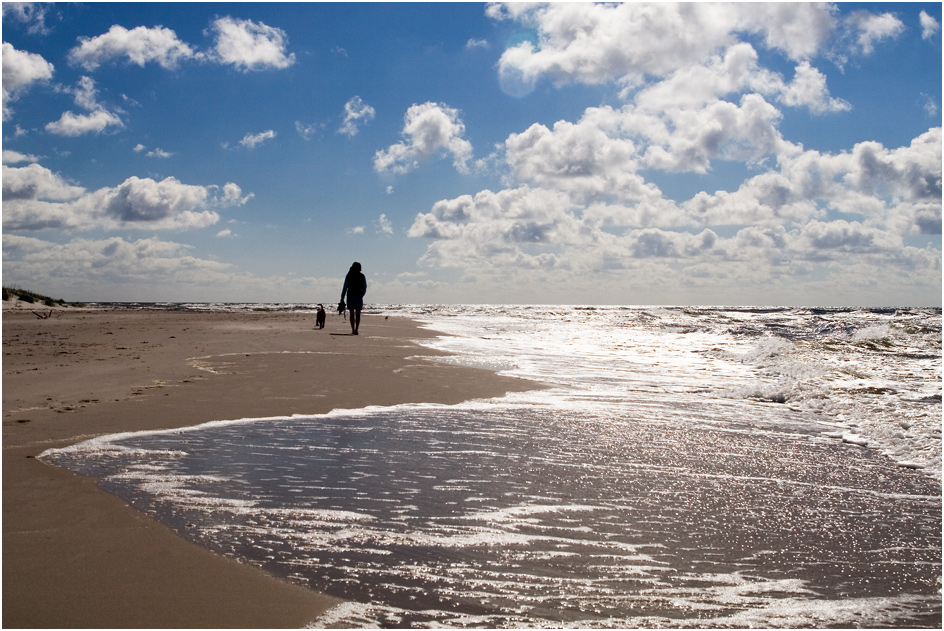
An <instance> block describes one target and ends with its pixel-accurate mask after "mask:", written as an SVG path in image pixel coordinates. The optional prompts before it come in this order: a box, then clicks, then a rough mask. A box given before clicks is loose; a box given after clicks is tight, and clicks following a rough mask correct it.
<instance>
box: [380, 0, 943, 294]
mask: <svg viewBox="0 0 944 631" xmlns="http://www.w3.org/2000/svg"><path fill="white" fill-rule="evenodd" d="M487 11H488V13H489V14H490V15H491V16H492V17H495V18H497V19H509V20H517V21H518V22H520V23H521V24H523V25H524V26H527V27H530V28H532V29H534V31H535V32H536V33H537V38H536V40H535V41H529V42H524V43H521V44H519V45H517V46H515V47H513V48H511V49H509V50H507V51H506V52H505V54H504V55H503V57H502V59H501V61H500V63H499V68H498V72H499V75H500V79H502V80H504V79H507V78H508V77H504V78H502V77H503V74H504V73H510V75H509V76H511V78H512V79H514V80H515V81H517V82H518V84H517V88H518V89H520V88H528V87H529V86H531V87H533V85H534V84H536V82H537V81H539V80H540V79H542V78H546V79H549V80H551V81H553V82H555V83H557V84H564V83H568V82H580V83H589V84H597V83H600V84H611V85H613V86H616V87H617V89H619V95H620V97H621V98H623V99H624V100H625V103H624V104H623V105H607V106H600V107H589V108H587V109H586V110H584V112H583V115H582V116H581V117H579V119H578V120H576V121H575V122H571V121H567V120H561V121H558V122H556V123H554V124H553V125H546V124H541V123H536V124H533V125H531V126H530V127H528V128H527V129H525V130H524V131H521V132H517V133H512V134H510V135H509V136H508V137H507V139H506V140H505V142H504V144H503V145H502V146H501V147H500V150H499V151H497V152H496V153H495V154H494V155H493V157H492V160H493V163H494V164H495V165H498V166H500V167H503V168H504V169H503V172H504V174H505V178H504V182H505V183H506V185H507V186H508V188H506V189H505V190H499V191H491V190H485V191H480V192H479V193H476V194H474V195H462V196H459V197H456V198H454V199H445V200H441V201H439V202H437V203H436V204H434V205H433V206H432V208H431V210H430V211H429V212H424V213H420V214H418V215H417V216H416V218H415V219H414V221H413V224H412V226H411V227H410V229H409V231H408V235H409V236H411V237H414V238H422V239H426V240H428V247H427V250H426V252H425V254H424V255H423V257H422V258H421V263H423V264H424V265H427V266H430V267H438V268H457V269H459V270H462V277H461V278H462V279H463V282H469V283H478V284H481V283H482V282H490V281H488V280H487V279H499V278H502V277H504V276H505V275H507V271H508V270H509V269H514V270H515V274H516V276H517V277H519V278H521V279H525V278H526V279H528V282H530V283H539V284H542V286H543V284H544V282H545V280H544V279H546V282H547V284H553V285H555V286H569V287H571V288H572V287H574V286H583V285H584V284H585V283H584V282H583V281H582V279H583V278H584V277H587V276H588V275H601V274H602V275H611V276H610V277H611V278H613V279H616V278H619V279H622V282H623V283H626V285H625V286H632V283H633V282H634V281H633V280H632V279H634V278H636V277H637V276H639V275H641V276H643V277H645V278H646V279H647V280H646V281H645V282H640V283H639V286H642V287H645V286H651V282H650V281H651V279H653V278H664V279H666V280H667V281H668V280H669V279H671V280H672V283H673V286H678V287H683V288H685V289H686V290H692V289H694V288H696V287H698V286H699V284H703V283H705V282H712V283H718V284H719V285H726V286H728V287H729V288H741V287H748V286H750V287H751V288H753V289H755V290H761V289H762V288H764V287H770V286H776V285H777V284H778V283H781V282H783V283H788V279H790V278H794V279H795V278H796V277H797V276H798V275H803V276H806V277H812V276H814V275H819V277H821V278H823V279H828V280H830V281H835V280H837V279H842V280H843V281H847V282H848V281H849V280H850V279H853V278H854V277H855V275H856V274H862V273H868V274H872V275H875V276H882V277H883V278H886V279H891V278H893V277H894V278H895V279H896V280H894V281H889V282H895V283H899V284H900V283H902V282H906V283H916V284H918V285H922V284H927V283H929V282H930V283H931V284H932V285H933V284H934V282H937V284H939V278H938V280H937V281H935V280H934V278H935V274H938V275H939V270H940V259H941V255H940V251H939V250H936V249H933V248H925V249H920V248H914V247H911V246H909V245H907V241H906V240H907V239H910V238H914V237H916V236H917V235H930V234H940V230H941V227H940V217H941V130H940V128H933V129H930V130H929V131H928V132H927V133H925V134H921V135H920V136H918V137H917V138H915V139H914V140H913V141H912V142H911V143H910V145H907V146H903V147H898V148H891V147H885V146H883V145H882V144H881V143H877V142H862V143H858V144H856V145H855V146H853V147H852V148H850V149H848V150H846V151H837V152H833V153H824V152H819V151H813V150H805V149H804V148H803V146H802V145H799V144H795V143H792V142H790V141H788V140H786V139H785V138H784V137H783V135H782V133H781V131H780V124H781V120H782V118H783V116H784V112H783V111H782V110H781V108H784V107H791V108H794V107H802V108H806V109H807V110H808V111H810V112H811V113H813V114H817V115H830V114H833V113H837V112H844V111H848V110H849V109H850V108H851V105H850V104H849V103H848V102H846V101H844V100H842V99H838V98H834V97H833V96H832V95H831V94H830V92H829V89H828V86H827V82H826V77H825V75H824V74H823V73H822V72H821V71H820V70H819V69H818V68H817V67H815V65H814V63H813V57H814V56H815V55H819V54H833V53H834V51H835V50H836V49H835V48H834V45H835V44H836V42H837V41H839V43H840V44H844V45H846V46H847V47H848V49H849V50H852V51H854V52H856V53H857V54H869V53H871V52H874V49H875V47H876V46H877V45H878V43H879V42H882V41H887V40H888V39H891V38H894V37H896V36H897V35H898V33H899V32H900V26H899V25H900V22H899V21H897V19H896V18H894V17H893V16H890V15H885V14H881V15H873V14H871V13H868V12H864V11H863V12H860V13H856V14H853V17H852V18H850V19H848V20H845V21H844V22H842V23H840V22H838V21H837V13H836V10H835V7H830V6H827V5H797V4H785V3H781V4H776V5H770V6H768V5H761V4H732V5H723V6H717V5H711V6H710V7H707V8H706V7H705V6H703V5H683V6H677V5H662V4H657V5H654V4H648V5H641V4H635V3H627V4H619V5H602V4H593V5H588V4H566V5H565V4H540V5H534V4H508V5H489V7H488V9H487ZM745 33H748V34H752V35H753V36H755V37H754V38H753V39H752V40H751V41H752V42H753V44H751V43H747V42H744V41H738V38H739V37H740V36H741V35H742V34H745ZM756 36H759V37H760V38H759V39H758V38H757V37H756ZM755 45H764V46H766V47H767V48H768V49H772V50H775V51H777V52H779V53H781V54H783V55H784V56H786V57H787V58H788V59H790V60H792V61H793V76H792V77H785V76H783V75H782V74H780V73H779V72H775V71H773V70H771V69H769V68H767V67H765V66H764V65H762V64H761V62H760V59H761V56H760V55H759V54H758V52H757V49H755V48H754V46H755ZM827 46H829V48H827ZM653 51H656V52H653ZM506 87H507V86H506ZM405 136H406V134H405ZM401 145H402V146H401V147H399V148H397V151H393V149H394V148H391V150H388V152H386V153H381V152H378V155H377V161H376V162H375V164H380V163H381V160H382V159H384V158H386V159H388V163H389V164H393V165H397V166H399V167H400V168H402V169H404V170H407V169H408V168H410V167H412V164H411V163H409V162H407V161H406V160H400V161H398V160H397V159H395V158H397V157H398V153H397V152H399V153H400V154H403V155H409V152H407V151H406V149H405V148H406V147H408V146H410V143H408V142H404V143H401ZM719 161H723V162H725V163H729V164H738V165H742V167H743V168H745V169H746V171H747V172H748V173H751V172H753V173H754V175H752V176H750V177H747V179H745V180H744V181H743V183H742V184H741V185H740V186H739V187H737V188H736V189H735V190H718V191H714V192H709V191H702V192H698V193H695V194H691V195H689V196H686V197H682V198H680V199H678V200H674V199H670V198H667V197H666V196H665V194H664V193H663V191H662V190H660V188H659V186H657V185H656V184H655V183H654V182H653V181H650V180H649V179H647V178H649V177H654V174H655V173H664V172H687V173H695V174H707V173H710V172H711V170H712V168H713V167H714V166H715V165H716V163H717V162H719ZM378 170H381V169H379V168H378ZM852 267H855V268H856V269H855V272H853V271H851V270H852ZM866 270H867V271H866ZM827 282H828V281H827V280H824V283H827ZM568 283H570V284H568ZM518 286H519V287H520V286H521V285H520V284H519V285H518ZM824 286H826V285H825V284H824ZM783 287H784V286H783V285H781V286H780V288H781V289H782V288H783ZM735 290H736V289H735ZM765 291H766V289H765ZM771 295H773V294H771ZM828 295H829V294H828V292H827V293H825V294H824V296H827V297H828ZM571 299H573V295H572V294H571ZM616 299H620V298H616ZM675 299H676V300H678V299H686V298H683V297H682V296H679V297H676V298H675Z"/></svg>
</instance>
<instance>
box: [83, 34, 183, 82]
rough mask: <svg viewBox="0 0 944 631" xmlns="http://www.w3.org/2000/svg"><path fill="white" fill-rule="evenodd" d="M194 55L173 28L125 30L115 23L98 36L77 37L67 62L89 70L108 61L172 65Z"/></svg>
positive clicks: (167, 66) (175, 65) (142, 64)
mask: <svg viewBox="0 0 944 631" xmlns="http://www.w3.org/2000/svg"><path fill="white" fill-rule="evenodd" d="M197 57H199V55H198V54H197V53H196V52H194V50H193V49H192V48H191V47H190V46H189V45H187V44H186V43H184V42H182V41H180V40H179V39H177V34H176V33H175V32H174V31H172V30H171V29H168V28H164V27H162V26H155V27H153V28H146V27H144V26H138V27H135V28H133V29H131V30H128V29H126V28H124V27H123V26H120V25H118V24H115V25H113V26H112V27H111V28H110V29H108V32H107V33H105V34H103V35H99V36H98V37H80V38H79V44H78V46H76V47H75V48H73V49H72V50H70V51H69V61H70V63H72V64H75V65H77V66H81V67H82V68H85V69H86V70H89V71H91V70H95V69H96V68H98V67H99V66H102V65H104V64H106V63H109V62H111V61H127V62H128V63H132V64H136V65H138V66H142V67H143V66H144V65H146V64H148V63H156V64H157V65H159V66H161V67H162V68H176V67H177V66H178V65H179V64H180V62H181V61H185V60H188V59H194V58H197Z"/></svg>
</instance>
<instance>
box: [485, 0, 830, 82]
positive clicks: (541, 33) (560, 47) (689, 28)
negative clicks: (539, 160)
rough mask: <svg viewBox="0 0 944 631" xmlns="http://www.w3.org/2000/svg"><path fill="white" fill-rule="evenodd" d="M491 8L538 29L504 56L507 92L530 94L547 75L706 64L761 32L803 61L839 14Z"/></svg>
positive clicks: (767, 8) (800, 7) (765, 8)
mask: <svg viewBox="0 0 944 631" xmlns="http://www.w3.org/2000/svg"><path fill="white" fill-rule="evenodd" d="M488 14H489V15H490V16H491V17H493V18H495V19H513V20H516V21H519V22H521V23H522V24H524V25H525V26H528V27H530V28H533V29H534V30H535V31H536V32H537V42H536V43H532V42H522V43H521V44H518V45H517V46H514V47H512V48H509V49H508V50H506V51H505V52H504V53H503V54H502V56H501V59H500V60H499V78H500V80H501V82H502V85H503V87H504V88H505V89H506V90H507V91H511V92H513V93H515V95H520V94H523V93H526V92H527V91H529V90H530V89H531V88H533V86H534V84H535V83H536V82H537V81H538V80H539V79H540V78H542V77H547V78H549V79H551V80H552V81H554V82H556V83H568V82H579V83H588V84H600V83H607V82H615V83H618V84H621V85H624V86H630V87H631V86H635V85H638V84H640V83H641V82H642V81H643V79H644V78H645V77H647V76H648V77H662V76H666V75H669V74H671V73H673V72H675V71H677V70H679V69H681V68H686V67H689V66H691V65H697V64H702V63H704V62H705V61H706V60H707V59H708V58H709V57H711V56H712V55H714V54H716V53H717V51H719V50H721V49H723V48H725V47H727V46H729V45H731V44H733V43H734V42H735V41H736V34H737V33H738V32H756V33H760V34H762V35H763V36H764V41H765V43H766V45H767V46H768V47H770V48H772V49H777V50H780V51H782V52H784V53H785V54H786V55H788V56H789V57H790V58H791V59H795V60H797V61H802V60H805V59H807V58H809V57H811V56H812V55H813V54H815V53H816V52H817V51H818V50H820V49H821V47H822V46H823V45H824V44H825V43H826V41H827V40H828V38H829V36H830V34H831V32H832V30H833V28H834V22H835V18H834V16H833V14H832V9H830V8H829V6H828V5H808V4H799V3H778V4H740V3H734V4H726V5H716V4H702V3H682V4H668V3H665V4H662V3H655V4H653V3H646V4H642V3H620V4H616V5H608V4H607V5H604V4H582V3H578V4H570V3H567V4H565V3H550V4H527V5H525V4H495V5H490V6H489V8H488Z"/></svg>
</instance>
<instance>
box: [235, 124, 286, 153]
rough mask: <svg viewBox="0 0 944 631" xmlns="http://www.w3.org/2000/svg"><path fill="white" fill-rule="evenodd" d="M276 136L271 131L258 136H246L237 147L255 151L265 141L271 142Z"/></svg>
mask: <svg viewBox="0 0 944 631" xmlns="http://www.w3.org/2000/svg"><path fill="white" fill-rule="evenodd" d="M276 136H277V134H276V133H275V132H274V131H273V130H271V129H269V130H266V131H263V132H260V133H258V134H246V135H245V136H243V139H242V140H240V141H239V146H241V147H244V148H246V149H255V148H256V147H258V146H259V145H260V144H262V143H263V142H265V141H266V140H271V139H273V138H275V137H276Z"/></svg>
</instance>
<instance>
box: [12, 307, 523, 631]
mask: <svg viewBox="0 0 944 631" xmlns="http://www.w3.org/2000/svg"><path fill="white" fill-rule="evenodd" d="M44 311H48V310H44ZM314 326H315V316H314V313H300V312H291V313H281V312H239V313H233V312H223V311H209V312H194V311H174V310H160V309H120V308H118V309H68V308H59V309H55V310H54V311H53V312H52V314H51V315H50V317H46V318H40V317H37V315H36V314H34V313H32V312H30V311H28V310H23V309H4V312H3V327H2V328H3V378H4V388H3V517H4V522H3V524H4V525H3V546H4V558H3V561H4V563H3V625H4V626H5V627H247V628H248V627H269V628H271V627H303V626H305V625H306V624H308V623H310V622H311V621H313V620H314V619H315V618H316V617H317V616H318V615H320V614H321V613H323V612H324V611H326V610H327V609H328V608H330V607H331V606H333V605H335V604H337V603H338V602H339V601H338V600H337V599H334V598H332V597H329V596H326V595H323V594H319V593H316V592H314V591H311V590H309V589H306V588H304V587H301V586H297V585H293V584H289V583H286V582H284V581H281V580H278V579H276V578H274V577H272V576H270V575H268V574H266V573H265V572H263V571H262V570H259V569H257V568H255V567H250V566H248V565H244V564H240V563H237V562H236V561H233V560H231V559H228V558H224V557H222V556H219V555H217V554H214V553H212V552H210V551H208V550H206V549H204V548H201V547H199V546H197V545H195V544H193V543H190V542H188V541H186V540H185V539H183V538H182V537H180V536H178V535H177V534H176V533H174V532H173V531H172V530H171V529H170V528H168V527H167V526H165V525H163V524H160V523H158V522H156V521H154V520H152V519H149V518H148V517H147V516H145V515H144V514H142V513H140V512H138V511H137V510H135V509H133V508H131V507H130V506H129V505H128V504H127V503H125V502H124V501H123V500H120V499H119V498H117V497H115V496H113V495H110V494H108V493H106V492H105V491H103V490H101V489H99V488H98V486H97V484H96V480H94V479H92V478H88V477H84V476H81V475H78V474H75V473H72V472H70V471H67V470H65V469H61V468H58V467H55V466H52V465H48V464H46V463H43V462H42V461H40V460H38V459H37V458H36V456H38V455H39V454H40V453H42V452H43V451H45V450H46V449H49V448H56V447H64V446H67V445H70V444H74V443H76V442H80V441H82V440H85V439H88V438H91V437H94V436H99V435H103V434H111V433H117V432H131V431H143V430H155V429H173V428H180V427H189V426H193V425H198V424H200V423H204V422H208V421H218V420H233V419H241V418H261V417H272V416H290V415H293V414H322V413H326V412H329V411H331V410H333V409H355V408H361V407H365V406H371V405H379V406H386V405H395V404H400V403H420V402H427V403H444V404H452V403H459V402H462V401H466V400H469V399H476V398H488V397H494V396H501V395H503V394H504V393H506V392H509V391H516V390H530V389H533V388H535V387H538V386H537V385H536V384H534V383H531V382H526V381H523V380H520V379H515V378H511V377H505V376H501V375H497V374H495V373H493V372H491V371H488V370H483V369H477V368H468V367H462V366H456V365H451V364H446V363H441V362H437V361H435V357H436V356H437V355H442V353H440V352H437V351H433V350H430V349H426V348H422V347H420V346H418V345H417V344H416V343H415V342H413V340H416V339H420V338H424V337H434V336H437V335H439V334H438V333H435V332H431V331H427V330H424V329H422V328H420V327H419V326H417V324H416V323H414V322H412V321H410V320H407V319H405V318H389V319H387V318H383V317H381V316H377V315H373V316H371V315H365V316H364V321H363V324H362V331H361V335H359V336H357V337H354V336H351V335H349V333H350V328H349V325H348V323H347V322H346V321H345V320H343V319H342V318H341V317H339V316H336V315H330V316H329V317H328V323H327V326H326V328H325V329H323V330H316V329H315V328H314Z"/></svg>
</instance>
